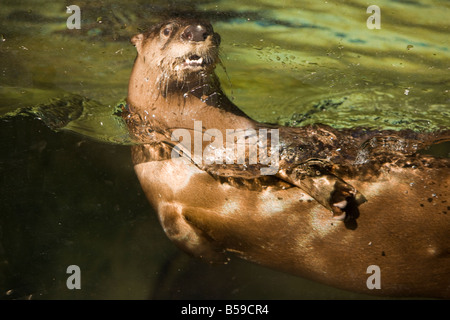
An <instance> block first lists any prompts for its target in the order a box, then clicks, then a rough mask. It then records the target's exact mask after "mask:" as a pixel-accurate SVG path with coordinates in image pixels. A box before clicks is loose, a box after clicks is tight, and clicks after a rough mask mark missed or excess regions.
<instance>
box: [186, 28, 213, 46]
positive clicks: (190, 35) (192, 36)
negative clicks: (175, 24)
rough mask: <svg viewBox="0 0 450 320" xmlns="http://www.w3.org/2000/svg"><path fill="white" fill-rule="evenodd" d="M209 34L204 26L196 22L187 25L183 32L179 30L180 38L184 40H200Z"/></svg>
mask: <svg viewBox="0 0 450 320" xmlns="http://www.w3.org/2000/svg"><path fill="white" fill-rule="evenodd" d="M211 34H212V32H211V31H208V29H207V28H206V27H205V26H203V25H201V24H197V25H190V26H187V27H186V28H185V29H184V30H183V32H181V38H182V39H183V40H186V41H195V42H200V41H205V40H206V38H208V36H209V35H211Z"/></svg>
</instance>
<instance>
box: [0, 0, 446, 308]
mask: <svg viewBox="0 0 450 320" xmlns="http://www.w3.org/2000/svg"><path fill="white" fill-rule="evenodd" d="M70 4H72V3H69V2H65V1H31V0H30V1H7V0H3V1H2V3H1V5H0V129H1V133H2V136H1V143H0V146H1V148H2V154H1V158H0V172H1V177H2V180H1V185H0V187H1V195H0V203H1V204H0V296H1V297H3V298H6V299H11V298H29V297H31V298H41V299H54V298H68V299H69V298H86V299H98V298H100V299H103V298H138V299H144V298H192V297H194V298H217V297H219V298H236V299H238V298H249V299H252V298H254V299H259V298H269V299H276V298H289V299H297V298H298V299H302V298H320V299H332V298H367V297H366V296H361V295H356V294H353V293H348V292H343V291H340V290H335V289H333V288H328V287H325V286H321V285H319V284H316V283H313V282H310V281H307V280H304V279H299V278H295V277H291V276H288V275H285V274H281V273H277V272H274V271H271V270H267V269H265V268H261V267H258V266H255V265H252V264H247V263H245V262H241V261H233V262H232V263H231V264H230V265H228V266H221V267H211V266H204V265H202V264H199V263H198V262H197V261H195V260H192V259H190V258H188V257H187V256H185V255H184V254H182V253H180V252H179V250H178V249H176V248H175V247H174V246H173V245H172V244H171V243H170V242H169V241H168V240H167V239H166V237H165V235H164V234H163V232H162V230H161V228H160V226H159V223H158V221H157V219H156V217H155V214H154V212H152V211H151V208H150V207H149V205H148V204H147V202H146V200H145V198H144V197H143V195H142V194H140V187H139V184H138V182H137V180H136V178H135V176H134V173H133V169H132V166H131V159H130V156H129V147H128V145H129V143H130V140H129V137H128V133H127V131H126V128H125V127H124V125H123V123H122V121H121V119H120V118H119V117H118V116H117V115H116V113H117V105H118V104H119V103H120V102H121V101H123V99H124V98H125V97H126V94H127V83H128V78H129V75H130V71H131V67H132V65H133V60H134V57H135V49H134V47H133V46H132V45H131V44H130V43H129V39H130V37H131V36H132V35H134V34H136V33H138V32H139V30H142V29H143V28H146V27H147V26H149V25H150V24H151V23H153V22H154V21H156V20H158V17H159V16H160V15H161V14H163V13H166V12H173V11H186V12H189V11H193V10H195V11H197V12H200V13H201V14H202V15H204V16H205V17H206V18H208V19H210V20H211V21H212V23H213V25H214V28H215V30H216V31H217V32H218V33H220V35H221V37H222V49H221V60H222V64H223V67H222V66H219V67H218V68H217V73H218V75H219V77H220V79H221V82H222V86H223V87H224V89H225V91H226V92H227V94H228V95H229V96H231V97H232V98H233V99H234V102H235V103H236V104H237V105H238V106H239V107H241V108H242V109H243V110H244V111H245V112H247V113H248V114H249V115H251V116H252V117H254V118H255V119H257V120H260V121H264V122H272V123H275V122H276V123H280V124H288V125H305V124H310V123H318V122H320V123H325V124H329V125H332V126H334V127H337V128H344V127H345V128H351V127H357V126H365V127H372V128H383V129H396V130H399V129H405V128H409V129H413V130H418V131H420V130H427V131H432V130H438V129H441V128H448V127H449V122H450V121H449V114H450V107H449V106H450V96H449V94H450V93H449V90H450V81H449V79H450V78H449V71H450V70H449V69H450V46H449V39H450V38H449V36H448V35H449V31H450V30H449V29H450V24H449V22H448V17H449V16H450V3H449V2H448V1H438V0H417V1H414V0H411V1H377V2H376V4H377V5H378V6H379V7H380V9H381V29H369V28H367V25H366V20H367V19H368V17H369V16H370V14H368V13H366V9H367V7H368V6H369V5H371V4H374V3H372V2H369V1H361V0H359V1H356V0H353V1H338V0H334V1H330V0H327V1H322V0H321V1H246V2H243V1H234V0H231V1H230V0H223V1H200V0H197V1H170V2H168V1H138V0H134V1H126V2H125V1H105V2H100V3H97V2H90V1H78V2H77V3H76V4H77V5H78V6H80V8H81V19H82V21H81V29H80V30H75V29H74V30H69V29H67V27H66V19H67V18H68V17H69V15H70V14H67V13H66V5H70ZM447 153H448V151H447ZM70 264H78V265H80V267H81V269H82V271H83V273H82V274H83V287H82V289H81V290H78V291H70V290H68V289H67V287H66V285H65V280H66V278H67V274H66V273H65V268H66V267H67V266H68V265H70ZM199 282H202V283H205V284H204V285H199V284H198V283H199ZM212 284H214V285H212Z"/></svg>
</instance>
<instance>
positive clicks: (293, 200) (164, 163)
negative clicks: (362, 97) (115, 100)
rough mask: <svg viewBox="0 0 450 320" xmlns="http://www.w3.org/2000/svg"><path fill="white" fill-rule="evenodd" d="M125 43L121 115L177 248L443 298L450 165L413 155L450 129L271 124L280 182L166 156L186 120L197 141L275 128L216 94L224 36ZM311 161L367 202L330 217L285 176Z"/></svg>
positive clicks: (143, 37)
mask: <svg viewBox="0 0 450 320" xmlns="http://www.w3.org/2000/svg"><path fill="white" fill-rule="evenodd" d="M197 24H202V25H204V26H206V29H207V30H208V37H207V38H206V39H205V40H204V41H200V42H192V41H184V40H183V38H182V37H180V35H181V33H182V32H183V30H185V28H186V27H187V26H190V25H197ZM167 26H170V27H171V28H172V33H171V35H170V37H165V36H164V34H163V31H164V29H165V28H166V27H167ZM169 40H170V41H169ZM132 43H133V44H134V45H135V46H136V48H137V52H138V56H137V58H136V61H135V65H134V67H133V72H132V75H131V78H130V84H129V94H128V110H126V111H125V112H124V117H125V119H126V121H127V123H128V126H129V129H130V132H131V133H132V134H133V135H134V136H135V138H136V141H137V142H138V144H137V145H136V146H134V147H133V150H132V151H133V160H134V163H135V170H136V173H137V176H138V178H139V180H140V182H141V185H142V188H143V190H144V192H145V194H146V196H147V198H148V199H149V201H150V203H151V204H152V205H153V206H154V207H155V208H156V210H157V211H158V214H159V218H160V221H161V224H162V226H163V228H164V230H165V232H166V233H167V235H168V236H169V238H171V239H172V240H173V241H174V243H175V244H177V245H178V246H179V247H180V248H182V249H184V250H186V251H187V252H190V253H191V254H193V255H195V256H199V257H201V258H203V259H205V260H207V261H210V262H216V261H226V260H227V259H228V257H229V255H230V254H234V255H237V256H240V257H242V258H244V259H247V260H250V261H254V262H256V263H260V264H263V265H266V266H269V267H272V268H275V269H279V270H283V271H286V272H290V273H293V274H297V275H300V276H304V277H308V278H311V279H315V280H317V281H320V282H323V283H327V284H329V285H333V286H336V287H340V288H344V289H348V290H353V291H358V292H365V293H371V294H378V295H392V296H416V297H439V298H450V244H449V241H448V240H449V236H450V207H449V205H450V203H449V202H447V201H450V200H449V185H450V176H449V174H448V172H449V170H448V169H449V166H448V165H449V161H448V159H438V158H435V157H432V156H426V155H422V154H420V153H418V151H419V150H421V149H424V148H426V147H427V146H429V145H431V144H433V143H434V142H435V141H439V140H445V139H447V138H448V136H449V135H448V132H439V133H434V134H425V133H416V132H412V131H398V132H396V131H375V130H365V129H353V130H350V129H348V130H336V129H333V128H331V127H327V126H322V125H314V126H307V127H302V128H287V127H277V128H278V129H279V130H280V141H281V143H282V150H281V154H282V155H283V158H282V161H281V162H280V166H281V169H280V172H281V171H283V172H284V175H283V174H277V175H273V176H261V175H260V174H258V172H259V171H258V169H259V167H258V166H254V167H253V168H251V167H250V168H249V167H247V168H246V169H245V170H244V171H245V172H244V171H243V167H242V165H228V166H222V165H209V166H197V165H195V164H193V163H192V161H190V160H189V159H183V158H180V159H172V157H171V151H172V149H173V147H174V145H175V142H173V141H172V140H171V135H172V133H173V131H174V130H175V129H176V128H184V129H187V130H190V131H191V132H193V130H194V125H193V120H201V121H202V125H203V128H202V130H203V132H204V130H206V129H207V128H218V129H219V130H221V131H223V132H225V130H226V129H237V128H255V129H258V128H271V127H272V126H269V125H265V124H260V123H257V122H256V121H254V120H252V119H250V118H249V117H248V116H246V115H245V114H244V113H243V112H242V111H241V110H239V109H238V108H237V107H236V106H235V105H234V104H233V103H232V102H231V101H230V100H229V99H228V98H227V97H226V96H225V94H223V92H222V91H221V89H220V84H219V81H218V79H217V77H216V76H215V74H214V72H213V70H214V67H215V64H216V63H218V46H219V43H220V37H219V36H218V35H217V34H216V33H214V31H213V30H212V27H211V26H210V24H209V23H207V22H201V21H196V20H191V21H190V20H184V19H175V20H172V21H166V22H164V23H161V24H159V25H157V26H155V27H153V28H152V29H150V31H148V32H147V33H144V34H140V35H137V36H135V37H133V39H132ZM193 54H195V55H198V56H203V57H204V58H205V60H206V61H208V63H206V64H205V66H204V67H203V68H200V69H199V70H195V72H189V70H180V69H179V68H178V69H177V65H179V64H180V63H182V61H183V60H184V59H185V58H186V57H188V56H189V55H193ZM310 159H319V160H320V161H322V162H323V163H325V165H324V167H326V170H327V172H329V173H330V174H332V175H333V176H337V177H339V178H342V179H343V180H345V181H346V182H348V183H350V185H352V186H354V187H355V188H356V189H357V190H358V191H360V192H361V194H363V195H364V197H365V198H366V200H367V202H365V203H363V204H359V203H354V204H351V206H353V207H352V208H351V209H352V210H353V211H354V212H353V215H352V216H351V219H346V220H345V221H335V220H332V219H331V216H330V211H329V210H328V209H327V208H325V207H324V206H323V205H321V204H320V203H319V202H317V201H316V200H315V198H314V197H311V195H310V194H308V193H307V192H305V191H304V190H302V189H301V188H299V187H298V186H296V185H293V184H292V183H291V181H287V180H286V179H285V178H286V177H288V176H289V174H291V176H292V172H295V171H296V170H297V171H298V170H299V169H298V168H299V165H301V164H302V163H305V162H306V161H309V160H310ZM308 168H311V167H307V168H306V169H305V170H306V171H307V170H308ZM300 178H302V177H300ZM318 178H319V177H314V176H313V177H312V178H311V179H312V181H314V180H315V179H318ZM370 265H378V266H379V267H380V270H381V289H373V290H369V289H368V288H367V285H366V280H367V278H368V277H369V276H370V274H367V273H366V270H367V267H368V266H370Z"/></svg>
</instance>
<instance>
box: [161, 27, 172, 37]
mask: <svg viewBox="0 0 450 320" xmlns="http://www.w3.org/2000/svg"><path fill="white" fill-rule="evenodd" d="M170 32H172V29H171V28H165V29H164V30H163V32H162V33H163V35H164V36H166V37H168V36H169V35H170Z"/></svg>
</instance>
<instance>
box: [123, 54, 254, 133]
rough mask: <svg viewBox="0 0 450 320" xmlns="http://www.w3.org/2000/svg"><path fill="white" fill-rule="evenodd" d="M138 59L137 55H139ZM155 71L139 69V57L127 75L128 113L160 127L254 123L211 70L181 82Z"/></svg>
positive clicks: (246, 125)
mask: <svg viewBox="0 0 450 320" xmlns="http://www.w3.org/2000/svg"><path fill="white" fill-rule="evenodd" d="M138 59H139V58H138ZM155 75H158V73H157V72H154V71H153V72H152V70H149V69H148V67H147V68H140V67H139V64H138V60H137V61H136V63H135V66H134V68H133V72H132V74H131V77H130V83H129V88H128V97H127V102H128V104H129V105H130V109H131V112H133V113H137V114H139V116H140V117H141V118H142V119H145V120H146V121H148V122H150V123H151V122H153V121H155V122H157V123H158V126H159V127H161V126H162V127H163V129H164V127H166V128H167V129H171V128H175V127H184V128H191V127H193V124H194V121H202V125H203V126H204V127H206V128H217V129H220V130H222V129H223V130H226V129H236V128H250V127H253V126H254V125H255V122H254V121H253V120H252V119H250V118H249V117H248V116H247V115H246V114H245V113H244V112H242V111H241V110H240V109H239V108H237V107H236V106H235V105H234V104H233V103H232V102H231V101H230V100H229V99H228V98H227V96H226V95H225V94H224V93H223V91H222V90H221V87H220V82H219V80H218V78H217V76H216V75H215V74H214V73H213V72H211V73H209V74H203V75H193V76H191V77H188V78H187V79H185V80H184V81H183V82H179V81H176V80H173V81H166V80H165V79H164V78H163V76H161V75H158V76H155Z"/></svg>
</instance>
